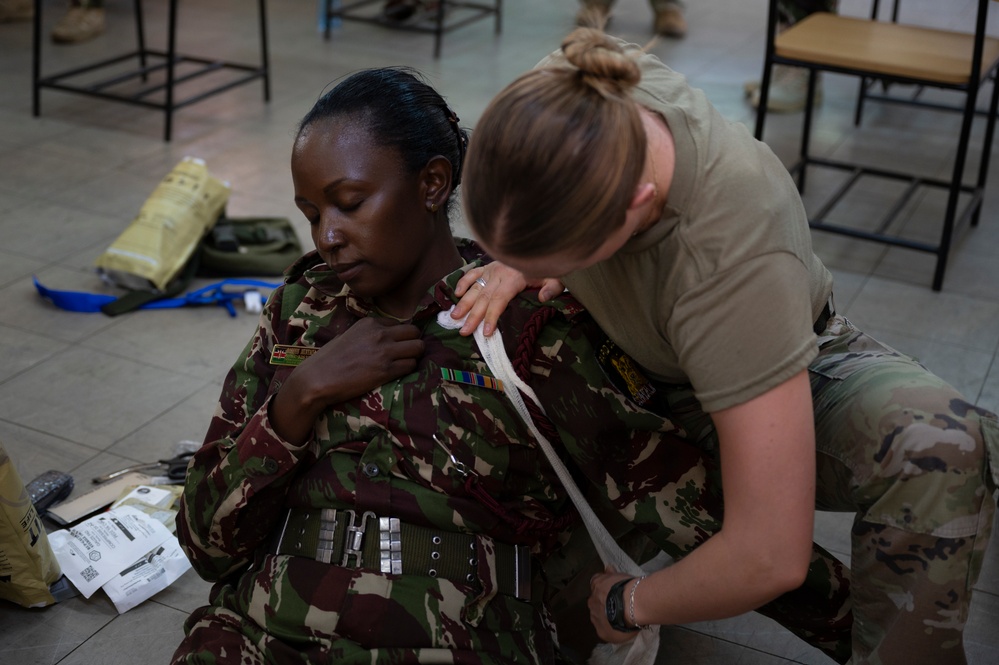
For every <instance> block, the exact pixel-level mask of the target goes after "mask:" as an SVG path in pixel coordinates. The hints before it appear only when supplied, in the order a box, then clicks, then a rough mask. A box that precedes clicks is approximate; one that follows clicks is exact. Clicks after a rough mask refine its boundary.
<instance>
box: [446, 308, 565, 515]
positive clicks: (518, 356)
mask: <svg viewBox="0 0 999 665" xmlns="http://www.w3.org/2000/svg"><path fill="white" fill-rule="evenodd" d="M556 314H558V310H556V309H555V308H554V307H540V308H539V309H537V310H535V311H534V313H533V314H532V315H531V318H530V319H529V320H528V321H527V324H526V325H525V326H524V329H523V330H522V331H521V333H520V338H519V339H518V340H517V351H516V353H515V355H514V358H513V359H512V360H511V363H512V364H513V369H514V371H515V372H516V373H517V376H518V377H520V379H521V380H523V381H524V382H527V381H528V379H529V378H530V373H531V359H532V358H533V357H534V347H535V345H536V343H537V341H538V336H539V335H540V334H541V330H542V329H543V328H544V327H545V324H546V323H548V321H549V320H551V318H552V317H553V316H555V315H556ZM508 389H516V388H515V386H510V387H509V388H508ZM524 403H525V404H526V405H527V410H528V411H529V412H530V414H531V419H532V420H533V421H534V424H535V426H536V427H537V428H538V431H540V432H541V433H542V434H543V435H544V436H545V438H546V439H548V440H549V441H550V442H551V444H552V445H553V446H557V445H558V444H560V443H561V441H562V439H561V437H560V436H559V434H558V430H557V429H555V426H554V425H553V424H552V422H551V421H550V420H549V419H548V417H547V416H546V415H545V414H544V413H543V412H542V411H541V408H540V407H539V406H538V405H537V404H535V403H534V400H532V399H530V398H527V397H526V396H525V399H524ZM465 490H466V491H468V492H469V493H471V494H472V495H474V496H475V497H476V498H478V499H479V500H480V501H481V502H482V503H483V504H485V505H486V506H488V507H489V508H490V509H491V510H492V511H493V513H494V514H496V515H497V516H499V517H500V518H501V519H502V520H503V521H505V522H507V523H508V524H510V525H512V526H513V527H514V529H515V531H516V532H517V533H518V534H524V533H531V532H533V533H538V534H542V535H552V534H554V533H555V532H557V531H561V530H563V529H564V528H565V527H567V526H568V525H570V524H572V523H574V522H575V521H576V520H577V518H578V514H577V513H576V511H575V509H574V508H573V509H570V510H568V511H567V512H566V513H565V514H563V515H561V516H559V517H555V518H552V517H545V518H540V519H535V518H530V517H524V516H523V515H521V514H518V513H515V512H513V511H511V510H508V509H507V508H506V507H505V506H503V505H502V504H501V503H499V502H498V501H497V500H496V499H495V497H493V496H492V495H491V494H489V493H488V492H486V491H485V490H484V488H483V487H482V486H481V485H479V484H478V483H477V482H475V476H471V475H470V476H468V478H467V479H466V480H465Z"/></svg>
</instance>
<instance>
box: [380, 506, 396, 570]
mask: <svg viewBox="0 0 999 665" xmlns="http://www.w3.org/2000/svg"><path fill="white" fill-rule="evenodd" d="M378 549H379V552H380V553H381V571H382V572H383V573H385V574H386V575H402V533H401V530H400V526H399V518H398V517H379V518H378Z"/></svg>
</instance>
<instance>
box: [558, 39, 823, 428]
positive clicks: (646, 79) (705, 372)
mask: <svg viewBox="0 0 999 665" xmlns="http://www.w3.org/2000/svg"><path fill="white" fill-rule="evenodd" d="M628 48H629V49H635V50H639V51H640V49H639V47H638V46H635V45H628ZM559 59H561V56H558V55H553V56H549V58H547V59H546V60H544V61H542V63H541V64H539V66H543V65H546V64H554V63H557V61H558V60H559ZM639 63H640V65H641V69H642V81H641V83H640V84H639V86H638V87H637V89H636V90H635V91H634V94H633V96H634V99H635V100H636V101H637V102H638V103H639V104H641V105H643V106H645V107H646V108H649V109H651V110H653V111H655V112H657V113H659V114H660V115H661V116H662V117H663V119H664V120H665V121H666V124H667V126H668V127H669V129H670V131H671V133H672V135H673V140H674V143H675V146H676V168H675V172H674V176H673V182H672V184H671V185H670V189H669V197H668V201H667V203H666V209H665V210H664V212H663V217H662V219H661V220H660V222H659V223H658V224H656V225H655V226H654V227H652V228H651V229H650V230H649V231H646V232H645V233H643V234H641V235H639V236H637V237H636V238H633V239H632V240H631V241H629V242H628V243H627V244H626V245H625V246H624V247H623V248H622V249H621V250H619V251H618V252H617V253H616V254H615V255H614V256H612V257H611V258H609V259H608V260H606V261H603V262H601V263H598V264H596V265H593V266H590V267H589V268H586V269H584V270H581V271H578V272H575V273H572V274H570V275H566V276H565V278H564V282H565V284H566V286H567V287H568V288H569V290H570V291H571V292H572V293H573V294H574V295H575V296H576V297H577V298H578V299H579V300H580V301H581V302H582V303H583V304H584V305H585V306H586V307H587V309H589V310H590V312H591V313H592V314H593V316H594V318H595V319H596V320H597V322H598V323H599V324H600V326H601V327H602V328H603V329H604V330H605V331H606V332H607V334H608V335H609V336H610V337H611V338H612V339H613V340H614V341H615V342H616V343H617V344H618V345H619V346H620V347H621V348H622V349H624V350H625V351H626V352H627V353H628V354H629V355H631V356H632V357H633V358H635V359H636V360H637V361H638V362H639V363H640V364H641V365H643V366H644V367H645V368H646V369H647V370H648V371H649V372H650V374H652V375H653V376H654V377H656V378H658V379H661V380H663V381H667V382H670V383H684V384H685V383H689V384H691V385H692V386H693V389H694V393H695V395H696V396H697V398H698V399H699V400H700V402H701V406H702V408H703V409H704V410H705V411H706V412H709V413H711V412H715V411H719V410H721V409H725V408H727V407H730V406H735V405H737V404H741V403H743V402H746V401H748V400H750V399H752V398H754V397H757V396H759V395H761V394H763V393H765V392H766V391H768V390H770V389H771V388H774V387H776V386H778V385H779V384H781V383H783V382H784V381H786V380H787V379H790V378H791V377H792V376H794V375H795V374H797V373H798V372H800V371H801V370H803V369H804V368H805V367H807V366H808V364H809V362H811V360H812V359H813V358H814V357H815V355H816V352H817V347H816V344H815V334H814V332H813V331H812V325H813V322H814V321H815V319H816V318H818V315H819V314H820V313H821V311H822V308H823V307H824V305H825V303H826V301H827V300H828V298H829V294H830V293H831V291H832V275H830V273H829V271H828V270H826V268H825V267H824V266H823V265H822V263H821V262H820V261H819V259H818V258H817V257H816V256H815V255H814V253H813V252H812V243H811V237H810V235H809V229H808V223H807V220H806V217H805V211H804V207H803V206H802V204H801V199H800V197H799V195H798V192H797V189H796V188H795V185H794V182H793V180H792V179H791V177H790V175H789V174H788V172H787V169H786V168H785V167H784V165H783V164H782V163H781V162H780V160H778V159H777V157H776V156H775V155H774V154H773V152H772V151H771V150H770V148H768V147H767V146H766V145H765V144H763V143H761V142H759V141H757V140H756V139H754V138H753V136H752V135H751V134H750V133H749V131H748V130H747V129H746V127H745V126H744V125H742V124H741V123H733V122H729V121H728V120H726V119H725V118H723V117H722V116H721V115H720V114H719V113H718V112H717V111H716V110H715V108H714V107H713V106H712V105H711V104H710V103H709V102H708V100H707V98H706V97H705V96H704V93H703V92H702V91H700V90H697V89H694V88H691V87H690V86H689V85H688V84H687V81H686V79H685V78H684V77H683V76H681V75H680V74H678V73H676V72H674V71H672V70H670V69H669V68H668V67H666V66H665V65H664V64H663V63H662V62H660V61H659V59H658V58H656V57H655V56H652V55H642V56H641V58H640V60H639Z"/></svg>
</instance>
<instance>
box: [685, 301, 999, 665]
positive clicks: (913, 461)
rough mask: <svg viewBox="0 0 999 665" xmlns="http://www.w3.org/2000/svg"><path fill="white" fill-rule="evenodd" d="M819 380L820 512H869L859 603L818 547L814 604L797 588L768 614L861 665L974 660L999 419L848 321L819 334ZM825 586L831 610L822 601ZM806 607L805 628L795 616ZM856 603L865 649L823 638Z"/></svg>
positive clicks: (697, 434)
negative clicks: (969, 633) (971, 633)
mask: <svg viewBox="0 0 999 665" xmlns="http://www.w3.org/2000/svg"><path fill="white" fill-rule="evenodd" d="M809 375H810V379H811V385H812V396H813V404H814V408H815V428H816V446H817V451H818V456H817V474H818V478H817V480H818V482H817V495H816V508H818V509H820V510H830V511H848V512H855V513H856V518H855V520H854V523H853V529H852V536H851V562H850V574H851V578H852V580H851V581H850V582H849V594H848V597H849V602H848V603H847V604H846V605H845V606H844V604H843V602H842V599H843V593H842V589H843V581H841V580H838V579H837V575H836V574H835V571H834V570H833V569H831V568H829V567H828V564H829V561H828V559H827V558H825V557H823V556H822V553H821V550H818V549H817V550H816V555H815V556H813V561H812V564H813V565H812V568H811V569H810V574H809V579H808V581H806V584H805V586H804V587H803V588H802V591H803V592H804V591H807V592H808V594H809V595H805V596H802V597H797V598H796V595H797V593H798V592H792V593H791V594H788V595H785V596H782V597H781V598H779V599H777V600H776V601H774V603H771V604H770V605H768V606H767V607H765V608H761V612H763V613H764V614H767V616H770V617H772V618H774V619H776V620H778V621H780V622H781V623H783V624H784V625H786V626H788V627H789V628H792V629H793V630H794V631H795V632H796V634H798V635H799V636H801V637H803V638H805V639H807V640H808V641H809V642H811V643H812V644H815V645H816V646H820V647H821V648H823V650H825V651H826V652H827V653H829V654H830V655H831V656H833V657H834V658H836V660H838V661H840V662H844V661H845V660H846V659H847V657H849V656H850V655H851V653H852V661H851V663H852V665H866V664H868V663H870V664H872V665H894V664H895V663H898V664H902V663H904V664H906V665H908V664H909V663H932V664H933V665H949V664H955V665H958V664H961V663H965V662H966V660H965V656H964V649H963V643H962V638H963V629H964V625H965V622H966V620H967V617H968V607H969V603H970V600H971V588H972V586H973V585H974V583H975V581H976V580H977V578H978V574H979V572H980V570H981V565H982V560H983V557H984V553H985V549H986V546H987V544H988V541H989V536H990V535H991V530H992V519H993V514H994V512H995V502H994V500H993V492H994V491H995V489H996V485H997V484H999V471H997V469H999V424H997V421H996V416H995V415H994V414H991V413H989V412H987V411H985V410H983V409H979V408H977V407H975V406H973V405H971V404H969V403H968V402H967V401H966V400H965V399H964V398H963V397H962V396H961V395H960V394H959V393H958V392H957V391H956V390H955V389H954V388H952V387H951V386H950V385H948V384H947V383H945V382H944V381H943V380H941V379H940V378H938V377H936V376H934V375H933V374H932V373H930V372H929V371H928V370H926V368H924V367H923V366H922V365H920V364H919V363H918V362H916V361H915V360H913V359H912V358H910V357H908V356H905V355H903V354H901V353H899V352H898V351H895V350H894V349H891V348H889V347H887V346H885V345H883V344H880V343H879V342H877V341H876V340H874V339H872V338H871V337H870V336H868V335H865V334H864V333H862V332H860V331H858V330H857V329H856V328H855V327H854V326H853V325H852V324H851V323H850V322H849V321H848V320H846V319H845V318H844V317H842V316H834V317H833V318H832V319H831V320H830V321H829V324H828V326H827V328H826V331H825V333H824V334H823V335H822V336H821V337H820V338H819V355H818V357H817V358H816V359H815V360H814V361H813V362H812V364H811V366H810V367H809ZM669 401H670V408H671V410H672V414H673V416H674V417H675V418H676V419H677V420H678V421H679V422H680V423H681V424H682V425H683V426H684V428H685V429H686V430H687V432H688V433H689V434H690V435H691V436H692V437H693V438H694V439H695V440H697V442H698V444H699V445H700V446H701V447H702V448H704V449H706V450H709V451H711V450H713V449H714V447H715V445H716V441H715V439H714V436H715V435H714V429H713V427H712V426H711V420H710V418H709V417H708V416H707V415H706V414H704V413H703V412H702V411H700V409H699V408H698V406H697V403H696V400H694V399H693V396H692V394H691V392H690V390H689V389H682V390H680V389H678V390H675V391H673V394H671V395H670V398H669ZM990 460H991V463H990ZM823 588H825V589H827V590H828V592H829V598H830V602H829V603H828V605H827V607H826V608H824V609H823V608H821V607H818V606H817V605H816V604H815V602H814V601H815V597H814V596H815V592H816V591H819V592H821V590H822V589H823ZM809 598H810V599H811V600H808V599H809ZM802 602H804V605H806V606H807V607H806V611H807V613H808V615H809V616H808V617H807V620H806V621H805V622H804V624H803V622H802V619H801V617H800V611H799V612H797V613H796V611H795V606H796V605H798V604H801V603H802ZM851 607H852V615H853V628H852V631H851V642H852V643H850V644H838V645H837V644H834V643H830V642H829V638H834V637H835V636H836V635H837V634H839V633H841V632H842V631H840V630H838V629H837V630H831V631H824V630H823V629H822V624H823V622H827V623H828V624H829V625H830V626H834V625H836V626H842V625H843V612H844V609H845V610H849V609H850V608H851ZM809 624H810V626H809ZM823 633H826V634H825V635H823Z"/></svg>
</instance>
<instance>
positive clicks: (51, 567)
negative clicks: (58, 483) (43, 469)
mask: <svg viewBox="0 0 999 665" xmlns="http://www.w3.org/2000/svg"><path fill="white" fill-rule="evenodd" d="M60 575H62V571H61V570H60V569H59V562H58V561H56V558H55V554H54V553H53V552H52V547H51V546H50V545H49V539H48V535H47V534H46V533H45V528H44V527H43V526H42V521H41V520H40V519H39V518H38V513H37V512H36V511H35V507H34V505H32V503H31V497H30V496H28V491H27V490H26V489H25V488H24V483H23V482H22V481H21V476H20V475H18V473H17V469H16V468H14V462H13V461H12V460H11V459H10V457H9V456H8V455H7V451H6V450H4V447H3V445H2V444H0V598H5V599H7V600H10V601H13V602H15V603H17V604H18V605H23V606H24V607H45V606H46V605H51V604H53V603H54V602H56V599H55V598H54V597H53V596H52V593H51V592H50V591H49V585H50V584H52V583H54V582H55V581H56V580H58V579H59V577H60Z"/></svg>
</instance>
